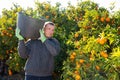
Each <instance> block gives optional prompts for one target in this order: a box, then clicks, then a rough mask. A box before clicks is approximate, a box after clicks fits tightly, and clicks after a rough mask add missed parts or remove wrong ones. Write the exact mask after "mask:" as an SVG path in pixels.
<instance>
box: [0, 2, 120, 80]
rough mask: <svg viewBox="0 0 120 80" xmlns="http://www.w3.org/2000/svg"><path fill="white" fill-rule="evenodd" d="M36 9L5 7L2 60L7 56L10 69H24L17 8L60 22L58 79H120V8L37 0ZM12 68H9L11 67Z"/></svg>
mask: <svg viewBox="0 0 120 80" xmlns="http://www.w3.org/2000/svg"><path fill="white" fill-rule="evenodd" d="M35 5H36V7H35V9H33V8H27V9H26V10H24V9H22V8H21V7H20V6H18V5H14V7H13V8H11V10H6V9H4V10H3V13H2V16H1V18H0V45H1V47H0V51H1V52H0V60H6V64H7V65H8V66H9V70H12V71H13V72H15V71H17V72H20V71H22V70H23V68H24V64H25V60H23V59H21V58H20V57H19V55H18V54H17V53H18V52H17V43H18V39H17V38H16V37H15V28H16V19H17V12H20V11H22V12H24V13H25V14H26V15H28V16H31V17H33V18H37V19H40V18H42V19H46V20H49V21H53V22H54V23H55V24H56V30H55V31H56V32H55V35H54V37H56V38H57V39H58V40H59V42H60V44H61V52H60V54H59V55H58V56H57V57H56V58H55V71H54V73H53V75H54V77H55V79H56V80H119V79H120V76H119V75H120V72H119V69H120V65H119V64H120V61H119V58H120V55H119V53H120V40H119V39H120V24H119V23H120V16H119V15H120V12H119V11H117V12H115V13H114V14H111V13H110V12H109V11H108V10H107V9H105V8H103V7H99V6H98V4H96V3H94V2H91V1H81V2H78V4H77V6H73V5H71V4H70V3H69V5H68V6H67V8H62V9H61V8H60V7H61V4H60V3H56V5H55V6H52V5H51V4H50V2H43V3H41V2H35ZM9 70H8V71H9Z"/></svg>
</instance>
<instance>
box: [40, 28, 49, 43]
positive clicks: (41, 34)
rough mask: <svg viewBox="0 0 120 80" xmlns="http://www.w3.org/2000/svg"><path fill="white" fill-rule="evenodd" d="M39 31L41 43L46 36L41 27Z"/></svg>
mask: <svg viewBox="0 0 120 80" xmlns="http://www.w3.org/2000/svg"><path fill="white" fill-rule="evenodd" d="M39 32H40V40H41V41H42V43H44V42H45V40H46V39H47V38H46V37H45V35H44V31H43V29H42V30H41V29H40V30H39Z"/></svg>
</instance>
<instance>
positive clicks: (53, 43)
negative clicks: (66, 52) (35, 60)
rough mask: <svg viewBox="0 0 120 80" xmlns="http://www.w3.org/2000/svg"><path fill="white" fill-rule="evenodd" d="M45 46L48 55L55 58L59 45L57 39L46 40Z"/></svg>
mask: <svg viewBox="0 0 120 80" xmlns="http://www.w3.org/2000/svg"><path fill="white" fill-rule="evenodd" d="M45 45H46V47H47V49H48V50H49V51H50V53H51V54H52V55H53V56H56V55H58V54H59V52H60V43H59V42H58V40H57V39H55V38H54V39H47V40H46V41H45Z"/></svg>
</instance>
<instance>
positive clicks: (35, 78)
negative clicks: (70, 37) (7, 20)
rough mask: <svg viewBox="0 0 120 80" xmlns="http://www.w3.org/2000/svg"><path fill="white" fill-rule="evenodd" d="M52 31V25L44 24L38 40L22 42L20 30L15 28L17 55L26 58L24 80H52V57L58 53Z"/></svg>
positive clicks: (57, 44)
mask: <svg viewBox="0 0 120 80" xmlns="http://www.w3.org/2000/svg"><path fill="white" fill-rule="evenodd" d="M54 30H55V25H54V23H52V22H45V24H44V26H43V29H42V30H40V38H39V39H31V40H29V41H27V42H24V38H23V37H22V36H21V35H20V29H18V28H16V36H17V38H18V39H19V44H18V54H19V55H20V57H22V58H27V61H26V64H25V68H24V69H25V80H52V73H53V70H54V56H56V55H58V53H59V52H60V44H59V42H58V40H56V39H55V38H53V34H54Z"/></svg>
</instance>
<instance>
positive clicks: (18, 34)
mask: <svg viewBox="0 0 120 80" xmlns="http://www.w3.org/2000/svg"><path fill="white" fill-rule="evenodd" d="M15 36H16V37H17V38H18V39H19V40H24V38H23V37H22V36H21V35H20V29H19V28H18V27H17V28H16V30H15Z"/></svg>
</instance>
